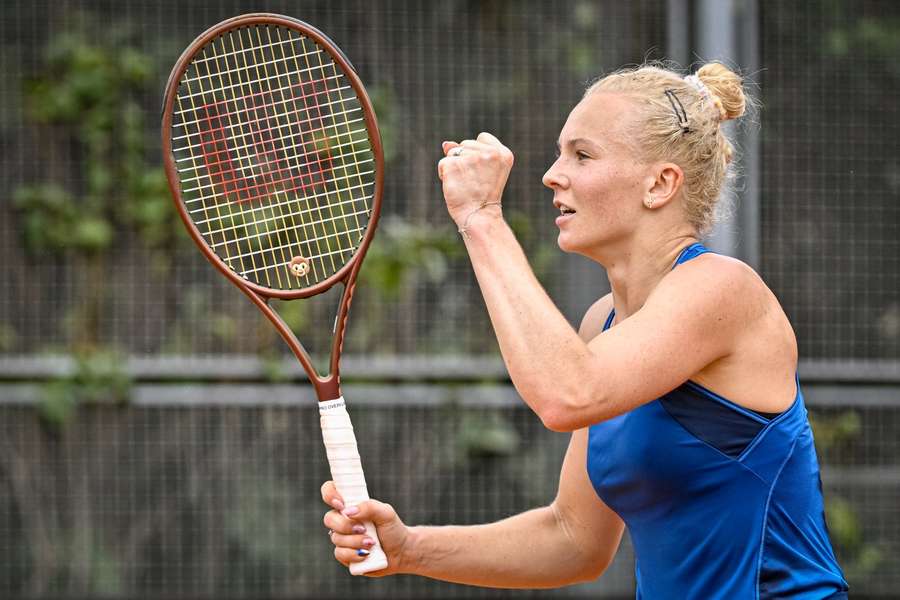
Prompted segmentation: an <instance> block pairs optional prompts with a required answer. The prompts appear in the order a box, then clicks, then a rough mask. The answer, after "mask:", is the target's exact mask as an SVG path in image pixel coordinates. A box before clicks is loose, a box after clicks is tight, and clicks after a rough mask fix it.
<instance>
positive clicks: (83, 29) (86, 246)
mask: <svg viewBox="0 0 900 600" xmlns="http://www.w3.org/2000/svg"><path fill="white" fill-rule="evenodd" d="M75 22H76V23H79V22H81V21H75ZM89 22H99V21H95V20H92V21H89ZM95 27H96V25H95ZM111 30H112V31H116V32H120V33H119V34H116V35H104V34H102V33H101V32H100V31H95V30H92V29H91V28H90V26H88V25H81V26H75V27H73V28H72V29H70V30H69V31H67V32H65V33H64V34H61V35H58V36H53V37H51V38H50V41H49V43H48V45H47V47H46V49H45V50H44V53H43V63H42V66H41V69H40V70H39V72H38V74H37V75H36V76H35V77H33V78H31V79H29V80H26V81H25V82H24V84H23V86H24V91H23V95H24V98H25V100H26V102H25V104H26V106H27V110H26V115H27V117H28V119H29V120H30V121H31V122H32V124H33V125H34V126H35V127H36V133H37V135H38V138H39V139H40V140H41V144H42V145H45V146H46V148H45V152H46V153H47V154H48V155H49V156H51V157H56V158H54V159H53V160H49V161H48V162H47V164H46V165H45V167H46V168H43V169H37V170H36V171H35V172H36V173H38V175H37V176H36V177H32V178H31V179H32V181H30V182H29V183H28V184H27V185H23V186H21V187H19V188H18V189H16V190H14V192H13V194H12V196H13V201H14V206H15V207H16V209H17V212H18V214H19V218H20V219H21V228H20V229H21V231H22V236H23V244H24V247H25V248H26V250H27V251H28V253H29V254H30V255H31V256H33V257H36V258H37V257H40V258H42V259H46V258H50V257H53V258H56V259H58V260H66V261H71V262H70V263H69V266H70V267H71V268H72V272H73V273H77V276H75V277H73V278H72V279H71V281H72V284H73V285H75V286H76V297H78V298H79V302H78V303H77V306H73V309H72V310H71V311H70V312H69V314H68V315H67V317H66V319H64V320H63V324H64V325H65V326H64V327H63V329H64V331H63V332H62V333H63V334H67V338H68V342H69V344H70V345H71V346H72V347H73V348H75V349H76V351H79V352H81V351H92V350H95V349H97V348H98V347H99V345H100V342H101V338H102V334H101V332H100V323H101V321H102V317H101V315H102V314H103V313H104V312H105V307H106V303H107V302H108V293H107V292H106V283H107V278H108V269H109V263H110V262H111V261H112V260H114V258H115V255H114V254H113V251H114V250H115V249H116V247H117V244H118V243H119V242H120V241H125V240H128V241H130V240H132V239H136V240H138V241H139V242H140V243H142V244H143V245H144V247H145V248H146V249H147V250H148V252H149V262H150V268H149V269H148V272H150V273H155V274H159V275H164V274H167V273H169V272H171V270H172V263H173V260H172V256H173V253H174V251H175V249H176V247H177V244H176V243H175V242H176V240H177V239H179V238H178V237H176V235H175V234H176V232H177V231H178V228H179V225H178V224H177V223H178V218H177V214H176V212H175V211H173V210H172V209H171V202H170V200H169V193H168V186H167V185H166V180H165V175H164V173H163V171H162V169H161V168H160V167H159V166H157V165H156V164H155V163H154V162H151V161H150V160H149V159H148V150H149V149H150V148H151V145H150V144H148V138H147V136H148V129H147V127H146V124H145V122H144V114H145V111H144V108H143V107H142V105H141V104H140V100H141V99H142V98H143V97H144V96H145V94H146V92H147V90H148V89H149V87H150V86H151V85H153V84H154V83H155V74H156V66H155V65H154V63H153V60H152V59H151V58H150V57H149V56H148V55H147V54H145V53H143V52H142V51H141V50H139V49H138V48H136V47H134V46H133V45H131V44H129V43H128V40H127V39H121V37H122V35H125V34H124V33H121V32H128V31H130V30H131V28H128V27H120V28H115V27H114V28H111ZM104 31H105V30H104ZM60 159H61V160H60ZM72 173H77V175H76V176H75V177H72V176H71V175H72ZM40 178H45V179H44V180H41V179H40ZM60 181H68V182H69V183H68V184H67V185H62V184H60V183H59V182H60ZM218 325H219V326H222V327H220V329H221V328H225V327H224V325H223V324H221V323H219V324H218ZM225 334H226V333H223V335H225ZM64 405H65V402H64V401H63V400H59V401H58V402H56V403H55V404H54V406H58V407H62V406H64ZM51 412H52V411H51Z"/></svg>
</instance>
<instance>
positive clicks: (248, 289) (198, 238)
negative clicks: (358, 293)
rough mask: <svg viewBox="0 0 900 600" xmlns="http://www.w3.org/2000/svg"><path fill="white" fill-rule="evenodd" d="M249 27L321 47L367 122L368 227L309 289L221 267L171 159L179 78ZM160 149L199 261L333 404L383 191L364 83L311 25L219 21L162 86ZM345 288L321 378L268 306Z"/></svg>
mask: <svg viewBox="0 0 900 600" xmlns="http://www.w3.org/2000/svg"><path fill="white" fill-rule="evenodd" d="M253 25H278V26H282V27H287V28H290V29H293V30H295V31H297V32H299V33H301V34H302V35H304V36H306V37H308V38H310V39H312V40H313V41H314V42H315V43H316V44H317V45H318V46H319V47H321V48H323V49H324V50H326V51H327V52H328V53H329V55H330V56H331V58H332V59H333V60H334V62H335V64H337V65H338V66H339V67H340V68H341V70H342V71H343V74H344V75H345V76H346V77H347V80H348V82H349V83H350V85H351V86H352V87H353V91H354V92H355V93H356V97H357V99H358V100H359V103H360V106H361V107H362V111H363V116H364V118H365V122H366V130H367V131H368V132H369V134H370V135H369V141H370V144H371V150H372V155H373V157H374V159H375V186H374V190H373V195H372V198H373V199H372V205H371V210H370V214H369V223H368V225H367V227H366V231H365V234H364V236H363V239H362V241H361V242H360V245H359V247H358V248H357V250H356V252H355V253H354V255H353V256H352V257H351V258H350V260H348V261H347V263H346V264H345V265H344V266H342V267H341V268H340V269H339V270H338V271H336V272H335V273H334V274H332V275H331V276H330V277H328V278H327V279H325V280H323V281H320V282H318V283H316V284H315V285H312V286H310V287H307V288H303V289H299V290H275V289H271V288H267V287H264V286H261V285H257V284H255V283H253V282H250V281H248V280H246V279H244V278H243V277H241V276H240V275H238V274H237V273H236V272H234V271H233V270H232V269H231V268H230V267H228V265H226V264H225V262H224V261H223V260H222V259H221V258H219V257H218V256H217V255H216V253H215V252H213V250H212V249H211V248H210V247H209V245H208V244H207V243H206V241H205V240H204V239H203V236H202V235H201V234H200V231H199V230H198V229H197V226H196V225H195V224H194V222H193V220H192V219H191V217H190V215H189V214H188V212H187V208H186V207H185V204H184V202H183V200H182V196H181V181H180V180H179V177H178V172H177V169H176V166H175V161H174V155H173V153H172V140H171V137H172V133H171V132H172V114H173V107H174V103H175V99H176V96H177V94H178V84H179V82H180V81H181V78H182V76H183V75H184V73H185V71H186V70H187V69H188V67H189V65H190V64H191V62H192V61H193V59H194V57H195V56H196V54H197V53H198V52H199V51H200V50H201V49H202V48H203V47H204V46H206V44H208V43H209V42H210V41H211V40H213V39H214V38H216V37H217V36H218V35H220V34H222V33H224V32H226V31H229V30H232V29H237V28H239V27H247V26H253ZM162 149H163V157H164V163H165V170H166V177H167V178H168V180H169V187H170V188H171V190H172V194H173V198H174V200H175V206H176V207H177V209H178V214H179V215H180V216H181V220H182V221H183V222H184V225H185V227H186V228H187V230H188V233H189V234H190V236H191V238H192V239H193V240H194V242H195V243H196V244H197V246H198V247H199V248H200V251H201V252H203V255H204V256H205V257H206V258H207V260H209V262H211V263H212V264H213V266H214V267H216V268H217V269H218V270H219V271H221V272H222V274H223V275H225V276H226V277H227V278H228V279H230V280H231V282H232V283H234V284H235V285H236V286H237V287H238V289H240V290H241V291H242V292H244V294H246V295H247V296H248V297H249V298H250V300H252V301H253V303H254V304H256V306H257V307H259V309H260V310H261V311H262V312H263V314H264V315H265V316H266V318H268V319H269V321H271V322H272V324H273V325H274V326H275V328H276V329H277V330H278V333H279V334H281V337H282V338H284V341H285V342H287V344H288V346H289V347H290V349H291V351H292V352H293V353H294V355H295V356H296V357H297V359H298V360H299V361H300V363H301V364H302V365H303V368H304V370H305V371H306V373H307V375H308V376H309V379H310V382H311V383H312V385H313V387H314V388H315V390H316V395H317V397H318V399H319V402H324V401H327V400H334V399H336V398H338V397H340V396H341V391H340V365H339V361H340V356H341V350H342V349H343V345H344V333H345V329H346V326H347V313H348V312H349V309H350V302H351V300H352V299H353V291H354V288H355V287H356V278H357V275H358V274H359V268H360V265H361V264H362V260H363V258H364V257H365V254H366V251H367V250H368V248H369V243H370V242H371V241H372V236H373V235H374V234H375V228H376V226H377V224H378V216H379V214H380V212H381V198H382V191H383V187H384V151H383V148H382V144H381V136H380V134H379V130H378V122H377V120H376V118H375V111H374V109H373V107H372V102H371V100H369V96H368V94H366V91H365V88H364V87H363V84H362V81H361V80H360V79H359V76H358V75H357V73H356V70H355V69H354V67H353V65H352V64H350V61H349V60H348V59H347V57H346V56H344V54H343V52H341V50H340V49H339V48H338V47H337V46H336V45H335V44H334V42H332V41H331V40H330V39H328V37H327V36H326V35H325V34H324V33H322V32H321V31H319V30H318V29H316V28H315V27H312V26H311V25H309V24H307V23H304V22H303V21H300V20H297V19H292V18H290V17H285V16H282V15H274V14H269V13H252V14H246V15H241V16H238V17H234V18H232V19H228V20H226V21H222V22H221V23H218V24H217V25H214V26H213V27H211V28H209V29H208V30H206V31H205V32H204V33H202V34H201V35H200V36H199V37H197V39H195V40H194V41H193V42H192V43H191V45H190V46H188V47H187V49H186V50H185V51H184V52H183V53H182V55H181V57H180V58H179V59H178V62H177V63H176V64H175V67H174V68H173V69H172V73H171V75H169V81H168V83H167V84H166V93H165V99H164V102H163V114H162ZM339 282H340V283H343V284H344V290H343V294H342V295H341V300H340V304H339V306H338V312H337V316H336V319H335V325H334V339H333V340H332V346H331V357H330V362H329V373H328V374H327V375H326V376H324V377H323V376H322V375H320V374H319V372H318V371H317V370H316V368H315V366H314V365H313V363H312V360H311V358H310V356H309V354H308V353H307V351H306V349H305V348H304V347H303V345H302V344H301V343H300V341H299V340H298V339H297V336H296V335H295V334H294V332H293V331H291V329H290V327H288V325H287V324H286V323H285V322H284V320H283V319H282V318H281V317H280V316H279V315H278V313H277V312H275V310H274V309H273V308H272V307H271V306H269V300H270V299H271V298H277V299H280V300H293V299H297V298H308V297H310V296H315V295H316V294H320V293H322V292H324V291H326V290H329V289H330V288H332V287H333V286H334V285H335V284H336V283H339Z"/></svg>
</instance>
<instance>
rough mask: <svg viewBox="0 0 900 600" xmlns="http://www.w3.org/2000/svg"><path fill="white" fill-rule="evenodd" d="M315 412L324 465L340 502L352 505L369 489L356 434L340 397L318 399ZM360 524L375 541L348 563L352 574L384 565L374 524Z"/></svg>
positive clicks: (376, 568)
mask: <svg viewBox="0 0 900 600" xmlns="http://www.w3.org/2000/svg"><path fill="white" fill-rule="evenodd" d="M319 414H320V423H321V425H322V437H323V439H324V440H325V450H326V453H327V454H328V465H329V467H331V478H332V479H333V480H334V485H335V487H337V490H338V493H339V494H340V495H341V497H342V498H343V499H344V505H345V506H354V505H357V504H359V503H360V502H363V501H365V500H368V499H369V491H368V489H367V488H366V478H365V475H364V474H363V469H362V462H361V461H360V458H359V450H358V448H357V446H356V435H355V434H354V433H353V424H352V423H351V422H350V415H349V413H347V407H346V405H345V404H344V398H343V397H341V398H338V399H337V400H330V401H327V402H320V403H319ZM363 525H364V526H365V528H366V536H368V537H370V538H372V539H373V540H375V545H374V546H372V548H370V549H369V556H368V557H367V558H366V559H365V560H364V561H362V562H359V563H352V564H351V565H350V572H351V573H352V574H354V575H362V574H363V573H369V572H370V571H378V570H381V569H384V568H385V567H387V556H386V555H385V554H384V550H382V549H381V542H379V540H378V533H377V532H376V531H375V525H374V524H373V523H372V522H371V521H364V522H363Z"/></svg>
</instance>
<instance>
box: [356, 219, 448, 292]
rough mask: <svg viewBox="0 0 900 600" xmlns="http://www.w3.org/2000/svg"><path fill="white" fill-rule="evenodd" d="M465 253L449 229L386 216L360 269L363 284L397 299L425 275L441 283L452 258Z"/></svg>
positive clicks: (433, 281)
mask: <svg viewBox="0 0 900 600" xmlns="http://www.w3.org/2000/svg"><path fill="white" fill-rule="evenodd" d="M461 255H462V247H461V244H460V243H459V240H458V239H457V238H456V236H455V235H453V234H452V233H451V232H450V231H449V230H448V229H446V228H441V229H432V228H430V227H428V226H427V225H416V224H413V223H410V222H409V221H405V220H403V219H400V218H397V217H384V218H383V219H382V220H381V224H380V225H379V227H378V235H377V236H376V237H375V238H374V240H373V242H372V245H371V246H370V247H369V252H368V254H367V255H366V263H365V268H364V269H362V270H361V271H360V280H361V281H362V282H363V284H364V285H366V286H367V287H368V286H372V287H373V288H374V289H375V290H377V292H378V294H380V295H381V296H382V297H383V299H384V300H392V299H396V298H397V297H398V296H399V294H400V292H401V291H402V290H403V289H404V288H405V287H406V286H408V285H410V284H412V283H413V280H414V276H415V275H424V277H425V279H426V280H427V281H428V282H430V283H440V282H441V281H443V280H444V279H445V278H446V276H447V273H448V270H449V266H450V261H451V260H452V259H453V258H456V257H460V256H461Z"/></svg>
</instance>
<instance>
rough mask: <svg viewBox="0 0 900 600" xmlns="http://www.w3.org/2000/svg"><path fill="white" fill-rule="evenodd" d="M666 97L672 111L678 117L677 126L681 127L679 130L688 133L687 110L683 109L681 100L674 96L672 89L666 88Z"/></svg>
mask: <svg viewBox="0 0 900 600" xmlns="http://www.w3.org/2000/svg"><path fill="white" fill-rule="evenodd" d="M666 98H668V99H669V104H671V105H672V111H673V112H674V113H675V117H676V118H677V119H678V126H679V127H681V132H682V133H690V131H691V128H690V125H689V123H688V117H687V111H685V110H684V105H683V104H682V103H681V100H679V99H678V96H676V95H675V92H673V91H672V90H666ZM676 104H677V106H676Z"/></svg>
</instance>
